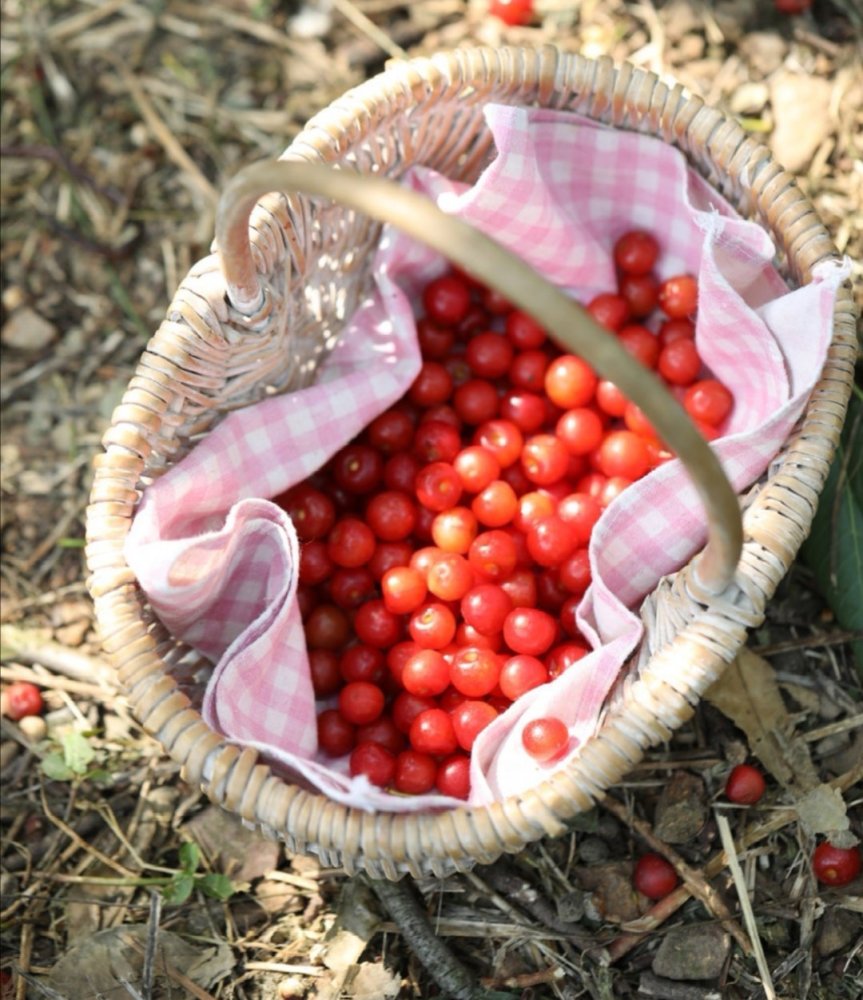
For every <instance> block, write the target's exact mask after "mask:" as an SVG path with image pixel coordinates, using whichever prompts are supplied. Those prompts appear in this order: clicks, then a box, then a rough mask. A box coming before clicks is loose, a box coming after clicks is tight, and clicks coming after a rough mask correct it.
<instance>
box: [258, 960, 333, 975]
mask: <svg viewBox="0 0 863 1000" xmlns="http://www.w3.org/2000/svg"><path fill="white" fill-rule="evenodd" d="M243 968H244V969H245V970H246V972H279V973H281V974H282V975H284V976H322V975H323V974H324V973H325V972H326V971H327V970H326V969H325V968H323V966H320V965H292V964H291V963H290V962H243Z"/></svg>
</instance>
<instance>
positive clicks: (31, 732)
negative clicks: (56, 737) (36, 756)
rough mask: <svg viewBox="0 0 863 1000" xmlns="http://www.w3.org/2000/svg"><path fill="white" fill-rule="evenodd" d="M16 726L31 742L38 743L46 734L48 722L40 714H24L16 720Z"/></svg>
mask: <svg viewBox="0 0 863 1000" xmlns="http://www.w3.org/2000/svg"><path fill="white" fill-rule="evenodd" d="M18 728H19V729H20V730H21V732H22V733H23V735H24V736H26V737H27V739H28V740H29V741H30V742H31V743H38V742H39V740H44V739H45V737H46V736H47V735H48V723H47V722H46V721H45V720H44V719H43V718H42V716H41V715H25V716H24V718H23V719H19V720H18Z"/></svg>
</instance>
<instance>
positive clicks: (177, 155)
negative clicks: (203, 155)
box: [117, 66, 219, 205]
mask: <svg viewBox="0 0 863 1000" xmlns="http://www.w3.org/2000/svg"><path fill="white" fill-rule="evenodd" d="M117 71H118V73H119V74H120V76H121V77H122V80H123V83H124V84H125V86H126V88H127V90H128V91H129V94H130V95H131V97H132V100H133V101H134V102H135V104H136V105H137V107H138V110H139V111H140V112H141V117H142V118H143V119H144V122H145V123H146V125H147V127H148V128H149V129H150V131H151V132H152V133H153V136H154V138H155V139H156V141H157V142H158V143H159V144H160V145H161V146H162V148H163V149H164V150H165V152H166V153H167V155H168V159H170V160H171V162H172V163H173V164H174V165H175V166H177V167H179V168H180V170H182V171H183V172H184V173H185V174H186V175H187V176H188V178H189V180H190V181H191V182H192V184H193V185H194V186H195V187H196V188H197V189H198V191H200V192H201V194H202V195H203V196H204V197H205V198H206V199H207V201H208V202H209V203H210V204H211V205H215V204H216V203H217V202H218V200H219V193H218V191H216V189H215V188H214V187H213V185H212V184H211V183H210V182H209V181H208V180H207V178H206V177H205V176H204V175H203V174H202V173H201V170H200V168H199V167H198V165H197V164H196V163H195V161H194V160H193V159H192V158H191V156H189V154H188V153H187V152H186V150H185V149H183V147H182V146H181V145H180V143H179V141H178V140H177V137H176V136H175V135H174V133H173V132H172V131H171V130H170V129H169V128H168V126H167V125H166V124H165V123H164V122H163V121H162V119H161V117H160V116H159V113H158V112H157V111H156V108H155V106H154V105H153V102H152V101H151V100H150V98H149V97H148V96H147V95H146V94H145V93H144V88H143V87H142V86H141V85H140V83H138V81H137V80H136V79H135V77H134V76H132V74H131V73H130V72H129V71H128V70H127V69H125V67H123V66H118V67H117Z"/></svg>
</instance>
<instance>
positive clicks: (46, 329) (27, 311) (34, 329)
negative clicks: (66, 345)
mask: <svg viewBox="0 0 863 1000" xmlns="http://www.w3.org/2000/svg"><path fill="white" fill-rule="evenodd" d="M56 339H57V327H56V326H54V324H53V323H50V322H49V321H48V320H47V319H45V317H44V316H40V315H39V313H37V312H36V310H35V309H31V308H30V307H29V306H24V307H23V308H21V309H17V310H16V311H15V312H13V313H12V315H11V316H10V317H9V319H7V320H6V322H5V323H4V324H3V329H2V330H0V341H2V342H3V343H4V344H5V345H6V347H14V348H16V349H17V350H19V351H34V352H35V351H43V350H44V349H45V348H46V347H47V346H48V345H49V344H51V343H52V342H53V341H54V340H56Z"/></svg>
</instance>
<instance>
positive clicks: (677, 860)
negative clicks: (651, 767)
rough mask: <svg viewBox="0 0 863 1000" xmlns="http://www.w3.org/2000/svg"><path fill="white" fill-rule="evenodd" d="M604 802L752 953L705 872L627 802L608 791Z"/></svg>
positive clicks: (746, 939) (747, 942) (742, 945)
mask: <svg viewBox="0 0 863 1000" xmlns="http://www.w3.org/2000/svg"><path fill="white" fill-rule="evenodd" d="M600 805H601V806H602V808H603V809H607V810H608V811H609V812H610V813H611V814H612V815H613V816H615V817H616V818H617V819H619V820H620V822H621V823H624V824H626V825H627V826H629V827H630V828H631V829H633V830H635V832H636V833H637V834H638V836H639V837H641V839H642V840H643V841H644V842H645V843H646V844H647V846H648V847H649V848H650V849H651V850H653V851H656V853H657V854H661V855H662V857H664V858H665V859H666V860H667V861H669V862H670V863H671V864H672V865H674V868H675V870H676V871H677V873H678V875H680V877H681V878H682V879H683V884H684V885H685V886H686V888H687V889H688V890H689V892H690V894H691V895H692V896H694V897H695V898H696V899H697V900H698V901H699V902H700V903H701V904H702V905H703V906H704V908H705V909H706V910H707V912H708V913H710V914H711V916H714V917H716V918H717V919H718V920H719V921H720V922H721V923H722V925H723V926H724V927H725V929H726V930H727V931H728V932H729V933H730V934H731V935H732V937H733V938H734V940H735V941H736V942H737V943H738V944H739V945H740V947H741V948H742V949H743V953H744V954H747V955H748V954H749V951H750V943H749V939H748V938H747V937H746V934H745V933H744V931H743V928H742V927H741V926H740V925H739V924H738V923H737V921H736V920H735V919H734V917H733V916H732V914H731V911H730V910H729V909H728V907H727V906H726V905H725V901H724V900H723V899H722V897H721V896H720V895H719V893H718V892H717V891H716V890H715V889H714V888H713V886H711V885H710V884H709V883H708V882H707V880H706V879H705V878H704V876H703V875H702V874H701V873H700V872H697V871H696V870H695V869H694V868H692V867H691V866H690V865H688V864H687V863H686V862H685V861H684V860H683V858H682V857H681V856H680V855H679V854H678V853H677V851H675V850H674V849H673V848H671V847H669V846H668V844H666V843H665V841H664V840H660V839H659V838H658V837H657V836H656V835H655V834H654V833H653V831H652V830H651V828H650V825H649V824H648V823H645V822H644V820H641V819H638V817H637V816H633V815H632V814H631V813H630V812H629V810H628V809H626V808H625V807H624V806H623V804H622V803H620V802H618V801H617V799H615V798H614V797H613V796H611V795H606V796H605V798H603V799H602V800H601V802H600Z"/></svg>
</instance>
